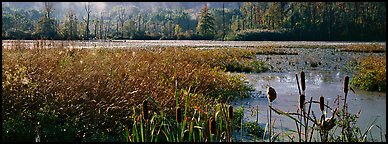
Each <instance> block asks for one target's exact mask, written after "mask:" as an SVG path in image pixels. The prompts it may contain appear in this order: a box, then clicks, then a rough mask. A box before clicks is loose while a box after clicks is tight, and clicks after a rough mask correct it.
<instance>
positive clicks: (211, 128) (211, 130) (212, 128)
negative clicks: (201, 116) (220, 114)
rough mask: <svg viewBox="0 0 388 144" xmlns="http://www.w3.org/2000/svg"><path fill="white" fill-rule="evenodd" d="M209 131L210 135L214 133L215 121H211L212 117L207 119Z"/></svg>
mask: <svg viewBox="0 0 388 144" xmlns="http://www.w3.org/2000/svg"><path fill="white" fill-rule="evenodd" d="M209 129H210V134H214V133H216V121H215V120H214V119H213V117H210V119H209Z"/></svg>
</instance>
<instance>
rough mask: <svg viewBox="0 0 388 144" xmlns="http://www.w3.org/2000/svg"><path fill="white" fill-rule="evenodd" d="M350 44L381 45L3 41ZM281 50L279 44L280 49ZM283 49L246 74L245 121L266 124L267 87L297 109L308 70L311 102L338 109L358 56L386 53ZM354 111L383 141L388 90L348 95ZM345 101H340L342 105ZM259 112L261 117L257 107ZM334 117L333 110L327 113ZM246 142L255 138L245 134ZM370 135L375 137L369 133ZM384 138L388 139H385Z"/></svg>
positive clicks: (138, 43) (30, 44)
mask: <svg viewBox="0 0 388 144" xmlns="http://www.w3.org/2000/svg"><path fill="white" fill-rule="evenodd" d="M349 44H381V45H385V43H366V42H322V41H294V42H289V41H238V42H237V41H225V42H224V41H190V40H187V41H186V40H183V41H178V40H147V41H143V40H121V41H28V40H25V41H5V40H3V41H2V46H3V47H4V48H13V47H15V46H19V47H27V48H39V47H45V48H50V47H68V48H98V47H108V48H152V47H168V46H174V47H177V46H190V47H195V48H215V47H255V46H262V45H278V46H282V45H294V46H296V45H313V46H322V45H337V46H340V45H349ZM275 48H276V47H275ZM277 49H279V50H282V51H286V52H291V53H294V54H293V55H256V59H259V60H263V61H266V62H267V63H269V64H270V65H271V68H270V70H269V71H268V72H265V73H243V75H245V77H246V78H247V80H248V84H250V85H252V86H253V87H254V88H255V91H254V92H253V94H252V96H251V97H249V98H245V99H243V100H239V99H238V100H235V101H233V102H232V105H233V106H234V107H235V108H238V107H241V106H243V107H244V114H245V115H244V121H251V122H258V123H259V125H265V124H266V123H267V122H268V121H267V112H266V111H267V108H268V100H267V98H266V95H265V90H266V88H267V86H271V87H273V88H275V89H276V92H277V98H276V100H275V101H274V102H273V107H275V108H278V109H281V110H283V111H286V112H296V110H297V107H298V97H299V92H298V87H297V84H296V78H295V74H296V73H298V75H299V78H300V71H301V70H303V71H304V72H305V73H306V92H305V93H306V100H309V99H310V97H312V98H313V100H316V101H318V99H319V97H320V96H324V97H325V101H326V102H328V104H329V106H331V107H335V106H336V105H335V103H334V101H335V99H336V98H337V97H338V96H339V97H340V99H341V102H340V103H341V104H342V101H343V98H344V97H343V95H344V94H343V78H344V76H345V75H349V76H350V78H352V76H353V75H354V71H353V70H352V64H353V63H354V62H355V61H356V60H357V59H359V58H361V57H365V56H368V55H376V56H381V55H383V54H384V53H355V52H340V51H338V50H337V49H329V48H326V49H312V48H277ZM347 101H348V104H349V111H350V112H351V113H352V114H355V113H357V112H359V111H360V118H359V119H358V125H359V126H360V128H361V131H362V132H365V130H366V128H367V127H368V126H370V125H371V123H372V122H373V121H374V120H376V121H375V123H374V125H377V126H379V127H381V128H382V130H381V131H380V130H379V128H378V127H377V126H374V127H373V128H372V135H373V136H374V137H373V139H379V137H380V132H382V133H383V134H385V133H386V93H379V92H367V91H362V90H358V89H354V92H353V91H349V94H348V96H347ZM341 106H342V105H340V107H341ZM254 110H258V111H259V115H258V116H257V115H255V113H252V111H254ZM312 111H314V114H315V115H317V116H320V115H321V112H320V110H319V107H318V105H317V104H313V105H312ZM327 114H328V116H331V114H332V113H331V112H329V111H328V112H327ZM273 120H275V124H274V126H275V132H280V131H284V132H287V131H288V130H296V128H295V127H296V126H295V123H294V122H293V121H292V120H291V119H290V118H287V117H285V116H281V115H277V114H275V113H273ZM244 139H245V140H244V141H252V139H249V137H244ZM368 139H372V138H370V137H369V136H368ZM383 140H384V141H386V140H385V138H383Z"/></svg>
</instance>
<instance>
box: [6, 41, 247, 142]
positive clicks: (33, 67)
mask: <svg viewBox="0 0 388 144" xmlns="http://www.w3.org/2000/svg"><path fill="white" fill-rule="evenodd" d="M252 53H253V52H252V51H251V50H237V49H231V50H229V49H215V50H197V49H190V48H160V49H103V48H101V49H62V48H52V49H3V51H2V109H3V113H2V117H3V125H7V126H9V127H6V128H3V132H4V133H5V135H3V141H14V140H26V141H31V140H33V139H34V138H35V137H36V133H38V132H36V131H39V133H40V135H41V136H40V140H41V141H56V140H58V141H62V140H69V141H75V140H77V139H78V140H79V139H82V140H84V141H99V140H101V138H100V137H105V138H106V139H104V140H105V141H109V140H117V139H118V138H120V137H121V138H122V137H123V136H122V133H121V132H122V131H123V129H124V127H123V123H128V116H132V115H133V114H134V111H133V110H132V107H138V106H139V104H141V103H142V102H143V101H144V100H146V99H152V100H153V101H151V102H150V101H149V102H148V105H149V109H150V110H152V111H154V112H155V111H159V110H165V111H166V112H165V113H166V115H167V116H168V117H173V114H174V112H173V111H174V109H175V107H176V106H177V105H178V106H179V105H181V106H182V105H183V104H184V103H185V100H184V97H185V95H188V94H189V93H190V94H191V96H190V100H187V101H188V106H189V107H190V109H189V110H190V111H194V110H193V109H191V108H192V107H194V106H195V107H197V108H198V109H209V108H210V107H212V105H214V104H216V103H218V102H226V101H231V100H232V99H233V98H235V97H240V95H241V96H243V97H244V96H248V95H249V93H250V90H251V89H252V88H250V87H249V86H247V85H246V84H245V83H244V78H243V77H242V76H241V75H232V74H230V73H226V72H225V71H226V70H227V68H226V66H227V65H228V63H227V62H231V61H236V60H241V61H253V60H251V59H248V58H247V57H248V56H250V55H252ZM38 123H39V124H38ZM55 126H57V127H55ZM37 127H39V128H40V129H38V130H36V128H37ZM65 127H67V128H65ZM24 128H25V129H28V130H26V131H23V130H21V129H24ZM50 128H53V130H50ZM64 131H66V132H64ZM23 133H24V134H23ZM62 133H68V134H62ZM62 135H67V136H69V135H70V136H71V135H78V137H71V138H63V136H62ZM70 136H69V137H70ZM57 137H62V139H56V138H57ZM20 138H23V139H20Z"/></svg>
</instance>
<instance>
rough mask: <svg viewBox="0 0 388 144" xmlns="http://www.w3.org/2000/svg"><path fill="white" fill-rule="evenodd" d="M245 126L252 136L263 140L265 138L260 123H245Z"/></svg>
mask: <svg viewBox="0 0 388 144" xmlns="http://www.w3.org/2000/svg"><path fill="white" fill-rule="evenodd" d="M244 126H245V128H246V129H247V131H248V133H249V134H250V135H252V136H255V137H256V138H262V137H263V136H264V128H263V127H261V126H260V125H259V124H258V123H255V122H245V123H244Z"/></svg>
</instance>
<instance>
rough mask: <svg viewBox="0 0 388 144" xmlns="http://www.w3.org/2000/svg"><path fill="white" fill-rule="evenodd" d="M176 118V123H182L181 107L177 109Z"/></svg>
mask: <svg viewBox="0 0 388 144" xmlns="http://www.w3.org/2000/svg"><path fill="white" fill-rule="evenodd" d="M175 118H176V122H178V123H181V122H182V109H181V108H180V107H177V108H176V109H175Z"/></svg>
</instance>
